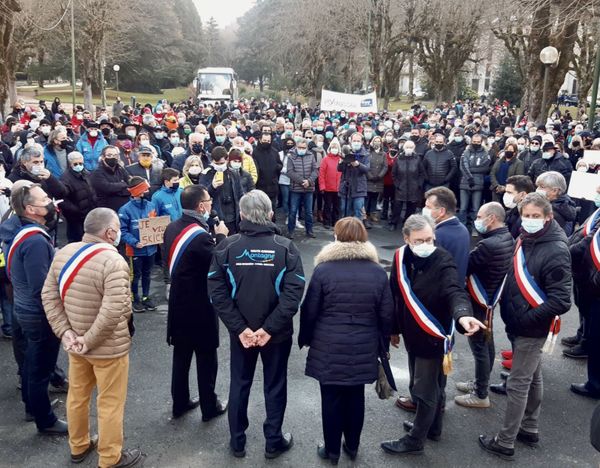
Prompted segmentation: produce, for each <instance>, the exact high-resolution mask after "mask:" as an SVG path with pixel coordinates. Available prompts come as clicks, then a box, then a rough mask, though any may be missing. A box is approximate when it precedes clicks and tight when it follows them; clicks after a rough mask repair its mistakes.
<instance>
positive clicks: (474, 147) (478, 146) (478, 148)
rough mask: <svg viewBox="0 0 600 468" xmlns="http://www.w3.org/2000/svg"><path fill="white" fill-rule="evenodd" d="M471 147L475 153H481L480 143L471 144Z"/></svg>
mask: <svg viewBox="0 0 600 468" xmlns="http://www.w3.org/2000/svg"><path fill="white" fill-rule="evenodd" d="M471 146H472V147H473V149H474V150H475V151H479V150H480V149H481V145H480V144H478V143H471Z"/></svg>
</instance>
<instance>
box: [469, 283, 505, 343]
mask: <svg viewBox="0 0 600 468" xmlns="http://www.w3.org/2000/svg"><path fill="white" fill-rule="evenodd" d="M505 284H506V275H504V278H503V279H502V283H500V287H499V288H498V290H497V291H496V293H495V294H494V297H493V298H492V299H491V300H490V299H489V298H488V295H487V292H486V290H485V288H484V287H483V284H481V281H479V278H477V276H476V275H475V274H470V275H469V276H468V277H467V289H468V290H469V293H470V294H471V297H472V298H473V300H474V301H475V302H476V303H477V304H479V305H480V306H481V307H483V308H484V309H485V310H486V313H485V323H484V325H485V326H486V329H485V334H486V337H487V338H488V339H490V338H491V337H492V327H493V325H492V324H493V321H494V309H495V308H496V305H498V302H500V297H501V296H502V291H503V290H504V285H505Z"/></svg>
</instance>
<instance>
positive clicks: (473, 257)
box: [467, 226, 515, 320]
mask: <svg viewBox="0 0 600 468" xmlns="http://www.w3.org/2000/svg"><path fill="white" fill-rule="evenodd" d="M481 236H482V240H480V241H479V242H478V243H477V245H476V246H475V248H474V249H473V250H471V253H470V254H469V267H468V269H467V275H471V274H474V275H475V276H477V278H478V279H479V281H480V282H481V284H482V285H483V287H484V288H485V291H486V293H487V296H488V298H489V300H493V297H494V295H495V294H496V292H497V291H498V288H499V287H500V284H502V280H503V279H504V276H505V275H506V272H507V271H508V269H509V267H510V262H511V260H512V258H513V250H514V244H515V242H514V239H513V236H512V235H511V233H510V231H509V230H508V228H507V227H506V226H503V227H501V228H498V229H494V230H493V231H488V232H486V233H484V234H482V235H481ZM471 302H472V304H473V311H474V313H475V317H476V318H478V319H480V320H481V319H484V318H485V309H483V308H482V307H481V306H479V305H478V303H477V302H475V301H474V300H473V299H471Z"/></svg>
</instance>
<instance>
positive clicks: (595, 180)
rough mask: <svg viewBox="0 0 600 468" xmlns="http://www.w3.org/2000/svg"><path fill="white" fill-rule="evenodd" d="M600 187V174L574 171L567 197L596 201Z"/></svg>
mask: <svg viewBox="0 0 600 468" xmlns="http://www.w3.org/2000/svg"><path fill="white" fill-rule="evenodd" d="M599 185H600V174H591V173H589V172H579V171H574V172H572V173H571V180H570V181H569V190H568V191H567V195H569V196H570V197H571V198H583V199H585V200H592V201H593V200H594V197H595V196H596V187H598V186H599Z"/></svg>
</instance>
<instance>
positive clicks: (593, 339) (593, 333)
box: [584, 298, 600, 395]
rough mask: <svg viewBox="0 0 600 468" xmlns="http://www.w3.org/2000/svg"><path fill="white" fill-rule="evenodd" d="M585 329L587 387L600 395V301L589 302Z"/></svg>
mask: <svg viewBox="0 0 600 468" xmlns="http://www.w3.org/2000/svg"><path fill="white" fill-rule="evenodd" d="M588 304H589V305H588V310H587V314H586V319H585V320H586V322H585V323H586V327H585V338H586V339H585V342H584V343H585V348H584V349H585V350H586V351H587V352H588V360H587V371H588V380H587V382H586V387H587V388H588V390H589V391H590V392H592V393H594V394H595V395H600V346H599V345H598V343H599V342H600V316H599V315H598V314H599V313H600V299H597V298H594V299H591V300H590V301H589V302H588Z"/></svg>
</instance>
